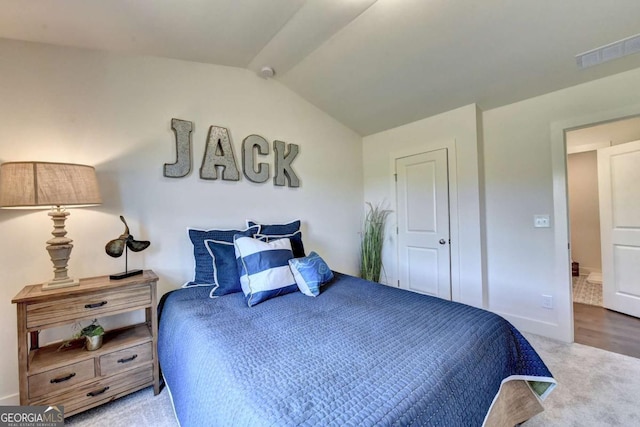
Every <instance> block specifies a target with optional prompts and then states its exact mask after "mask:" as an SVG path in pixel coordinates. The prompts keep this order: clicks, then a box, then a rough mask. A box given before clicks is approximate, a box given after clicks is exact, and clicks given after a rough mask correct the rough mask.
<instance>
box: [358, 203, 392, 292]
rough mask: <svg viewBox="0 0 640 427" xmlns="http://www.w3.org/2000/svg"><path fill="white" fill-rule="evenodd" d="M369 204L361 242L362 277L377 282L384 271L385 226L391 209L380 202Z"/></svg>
mask: <svg viewBox="0 0 640 427" xmlns="http://www.w3.org/2000/svg"><path fill="white" fill-rule="evenodd" d="M367 206H368V207H369V209H368V211H367V214H366V216H365V218H364V224H363V230H362V241H361V242H360V277H362V278H363V279H366V280H371V281H372V282H377V281H379V280H380V273H381V272H382V245H383V243H384V228H385V224H386V222H387V217H388V216H389V214H390V213H391V211H390V210H388V209H384V208H383V207H382V206H381V205H379V204H378V205H375V206H374V205H372V204H371V203H369V202H367Z"/></svg>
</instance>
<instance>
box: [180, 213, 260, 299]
mask: <svg viewBox="0 0 640 427" xmlns="http://www.w3.org/2000/svg"><path fill="white" fill-rule="evenodd" d="M188 231H189V239H191V243H192V244H193V258H194V263H195V273H194V277H193V280H192V281H190V282H187V283H185V284H184V285H183V286H182V287H183V288H188V287H191V286H213V287H214V288H213V289H212V290H211V294H212V296H221V295H226V294H230V293H233V292H240V291H241V288H240V281H239V280H238V267H237V265H236V257H235V252H234V249H233V236H235V235H236V234H241V235H244V236H251V237H253V236H254V235H255V234H257V233H258V232H259V231H260V226H254V227H250V228H248V229H246V230H244V231H242V230H197V229H195V228H189V229H188Z"/></svg>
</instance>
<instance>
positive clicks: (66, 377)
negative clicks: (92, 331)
mask: <svg viewBox="0 0 640 427" xmlns="http://www.w3.org/2000/svg"><path fill="white" fill-rule="evenodd" d="M95 376H96V375H95V367H94V361H93V359H90V360H85V361H83V362H78V363H74V364H72V365H69V366H63V367H62V368H57V369H52V370H50V371H46V372H43V373H41V374H36V375H31V376H30V377H29V398H31V399H33V398H35V397H38V396H42V395H45V394H49V393H55V392H57V391H64V390H66V389H68V388H69V387H71V386H73V385H75V384H78V383H81V382H83V381H87V380H90V379H92V378H94V377H95Z"/></svg>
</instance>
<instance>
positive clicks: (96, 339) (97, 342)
mask: <svg viewBox="0 0 640 427" xmlns="http://www.w3.org/2000/svg"><path fill="white" fill-rule="evenodd" d="M103 335H104V328H103V327H102V326H100V324H99V323H98V319H93V322H91V324H90V325H89V326H85V327H84V328H82V330H81V331H80V336H81V337H84V338H85V341H86V347H87V350H89V351H94V350H97V349H99V348H100V347H102V336H103Z"/></svg>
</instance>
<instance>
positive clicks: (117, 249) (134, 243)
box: [104, 215, 151, 280]
mask: <svg viewBox="0 0 640 427" xmlns="http://www.w3.org/2000/svg"><path fill="white" fill-rule="evenodd" d="M120 221H122V222H123V223H124V227H125V228H124V233H122V234H121V235H120V237H118V238H117V239H113V240H111V241H109V242H108V243H107V244H106V245H105V247H104V250H105V252H106V253H107V255H109V256H111V257H114V258H119V257H120V256H122V253H123V252H124V253H125V262H124V269H125V271H124V272H122V273H118V274H112V275H111V276H109V277H110V278H111V279H113V280H120V279H124V278H125V277H131V276H135V275H137V274H142V270H131V271H129V270H128V265H127V264H128V259H127V258H128V257H127V249H131V250H132V251H133V252H140V251H143V250H145V249H147V248H148V247H149V245H150V244H151V242H149V241H148V240H135V239H134V238H133V236H132V235H131V234H130V233H129V225H127V221H126V220H125V219H124V217H123V216H122V215H120Z"/></svg>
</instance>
